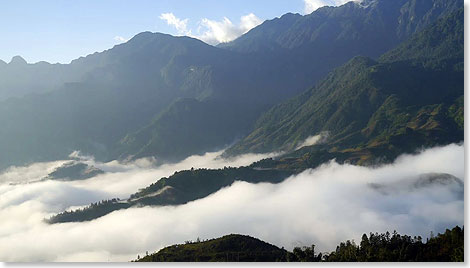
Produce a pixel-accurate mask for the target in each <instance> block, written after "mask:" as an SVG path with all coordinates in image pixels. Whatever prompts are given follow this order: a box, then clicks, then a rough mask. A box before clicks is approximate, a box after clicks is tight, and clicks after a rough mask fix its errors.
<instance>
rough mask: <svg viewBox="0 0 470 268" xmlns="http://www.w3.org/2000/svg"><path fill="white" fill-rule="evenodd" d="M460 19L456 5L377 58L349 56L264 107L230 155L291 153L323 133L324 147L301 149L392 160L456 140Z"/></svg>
mask: <svg viewBox="0 0 470 268" xmlns="http://www.w3.org/2000/svg"><path fill="white" fill-rule="evenodd" d="M462 25H463V10H460V11H458V12H454V13H452V14H451V15H449V16H447V17H445V18H443V19H441V20H439V21H438V22H437V23H435V24H434V25H432V26H430V27H429V28H427V29H426V30H425V31H423V32H422V33H418V34H416V35H415V36H413V37H412V38H411V39H410V40H409V41H408V42H405V43H404V44H402V45H400V46H399V47H398V48H397V49H395V50H392V51H391V52H389V53H387V54H385V55H384V56H383V57H382V59H381V60H380V61H378V62H377V61H374V60H372V59H369V58H364V57H356V58H354V59H352V60H351V61H350V62H348V63H347V64H345V65H344V66H342V67H340V68H338V69H336V70H335V71H334V72H332V73H331V74H330V75H329V76H328V77H327V78H326V79H325V80H323V81H322V82H321V83H319V84H318V85H317V86H316V87H314V88H312V89H310V90H308V91H306V92H304V93H303V94H301V95H299V96H297V97H294V98H293V99H291V100H289V101H287V102H285V103H282V104H280V105H277V106H275V107H274V108H272V109H271V110H270V111H268V112H267V113H265V114H264V115H263V116H262V117H261V118H260V119H259V120H258V122H257V123H256V126H255V128H254V131H253V132H252V133H251V134H250V135H248V136H247V137H246V138H245V139H244V140H242V141H241V142H240V143H238V144H236V145H235V146H233V147H232V148H231V149H230V150H229V151H228V153H230V154H235V153H243V152H269V151H272V150H279V149H283V150H287V151H292V150H294V149H296V148H297V146H298V145H299V144H301V143H302V141H304V140H305V139H306V138H308V137H309V136H312V135H318V134H320V133H328V138H327V141H326V145H323V146H321V145H318V146H313V147H311V148H309V149H305V148H304V149H301V150H302V151H303V152H305V151H306V150H310V151H311V150H313V151H316V150H320V149H321V148H325V147H327V148H328V152H329V153H349V154H354V155H355V156H353V159H351V160H352V161H353V162H357V163H364V162H367V161H370V160H372V159H373V158H374V157H373V156H374V155H379V156H382V157H383V158H387V157H388V158H389V160H392V159H393V158H394V157H396V156H397V155H398V154H401V153H403V152H412V151H414V150H415V149H417V148H420V147H422V146H432V145H436V144H447V143H451V142H460V141H462V140H463V93H464V88H463V68H462V67H463V27H462ZM436 33H439V35H438V37H436ZM421 51H426V53H421ZM410 55H413V56H410ZM297 154H299V153H297Z"/></svg>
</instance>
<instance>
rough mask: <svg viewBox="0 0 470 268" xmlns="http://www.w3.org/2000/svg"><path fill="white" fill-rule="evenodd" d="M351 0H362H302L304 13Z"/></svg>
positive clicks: (359, 0)
mask: <svg viewBox="0 0 470 268" xmlns="http://www.w3.org/2000/svg"><path fill="white" fill-rule="evenodd" d="M351 1H355V2H361V1H362V0H304V13H305V14H310V13H312V12H313V11H315V10H317V9H319V8H320V7H323V6H341V5H344V4H346V3H347V2H351Z"/></svg>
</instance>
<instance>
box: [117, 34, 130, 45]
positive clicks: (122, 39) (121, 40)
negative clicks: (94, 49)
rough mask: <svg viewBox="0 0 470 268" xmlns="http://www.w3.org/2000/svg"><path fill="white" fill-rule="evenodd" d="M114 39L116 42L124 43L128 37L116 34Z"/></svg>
mask: <svg viewBox="0 0 470 268" xmlns="http://www.w3.org/2000/svg"><path fill="white" fill-rule="evenodd" d="M114 41H116V42H118V43H125V42H127V41H129V39H127V38H125V37H122V36H119V35H116V36H115V37H114Z"/></svg>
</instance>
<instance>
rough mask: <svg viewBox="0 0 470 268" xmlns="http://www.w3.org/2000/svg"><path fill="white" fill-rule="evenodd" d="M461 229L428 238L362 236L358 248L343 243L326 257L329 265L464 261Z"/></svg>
mask: <svg viewBox="0 0 470 268" xmlns="http://www.w3.org/2000/svg"><path fill="white" fill-rule="evenodd" d="M463 252H464V230H463V229H462V228H460V227H458V226H456V227H455V228H453V229H452V230H449V229H447V230H446V231H445V233H443V234H439V235H437V236H436V237H433V238H430V239H429V241H427V242H426V243H423V241H422V239H421V237H410V236H407V235H400V234H398V233H396V232H393V234H390V233H388V232H387V233H385V234H378V233H375V234H373V233H370V235H369V237H367V235H365V234H364V235H363V236H362V240H361V243H360V245H356V244H355V243H354V242H351V241H346V242H345V243H341V244H340V245H339V246H338V247H337V248H336V251H334V252H331V253H330V254H329V255H327V256H325V257H324V258H325V261H328V262H357V261H359V262H409V261H413V262H463V261H464V254H463Z"/></svg>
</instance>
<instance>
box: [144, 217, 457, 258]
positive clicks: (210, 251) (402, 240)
mask: <svg viewBox="0 0 470 268" xmlns="http://www.w3.org/2000/svg"><path fill="white" fill-rule="evenodd" d="M136 261H138V262H321V261H323V262H435V261H438V262H463V261H464V229H463V228H460V227H458V226H456V227H454V228H453V229H452V230H449V229H447V230H446V231H445V233H443V234H438V235H437V236H436V237H431V238H430V239H428V240H427V241H426V242H425V243H423V241H422V238H421V237H416V236H415V237H411V236H408V235H400V234H398V233H397V232H393V234H390V233H389V232H387V233H384V234H378V233H375V234H374V233H370V234H369V236H367V235H366V234H364V235H363V236H362V240H361V242H360V244H358V245H356V244H355V243H354V241H353V242H351V241H350V240H348V241H346V242H342V243H340V245H338V246H337V248H336V250H335V251H333V252H331V253H324V254H322V253H319V254H318V253H317V252H315V245H312V246H311V247H303V248H300V247H296V248H294V250H293V251H292V252H289V251H286V250H284V249H280V248H278V247H276V246H274V245H271V244H268V243H266V242H263V241H261V240H259V239H256V238H253V237H250V236H246V235H235V234H231V235H227V236H223V237H220V238H216V239H211V240H207V241H202V242H201V241H197V242H191V241H187V242H186V243H185V244H180V245H173V246H169V247H166V248H163V249H161V250H160V251H158V252H157V253H154V254H151V255H147V256H144V257H143V258H140V257H138V259H137V260H136Z"/></svg>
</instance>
